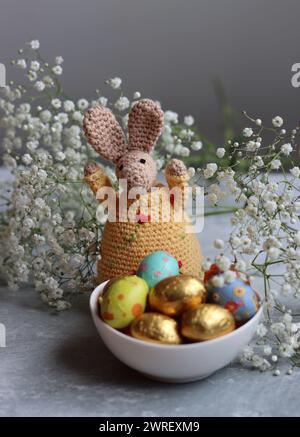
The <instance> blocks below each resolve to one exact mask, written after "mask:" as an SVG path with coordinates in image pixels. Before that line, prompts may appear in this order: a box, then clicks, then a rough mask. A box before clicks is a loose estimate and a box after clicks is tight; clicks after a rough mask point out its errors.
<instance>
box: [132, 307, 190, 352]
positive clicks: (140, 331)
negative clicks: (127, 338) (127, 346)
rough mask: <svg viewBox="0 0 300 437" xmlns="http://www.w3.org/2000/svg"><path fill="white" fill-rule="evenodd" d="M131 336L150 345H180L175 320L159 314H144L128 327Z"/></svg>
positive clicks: (180, 340)
mask: <svg viewBox="0 0 300 437" xmlns="http://www.w3.org/2000/svg"><path fill="white" fill-rule="evenodd" d="M130 331H131V335H132V336H133V337H135V338H138V339H139V340H144V341H148V342H151V343H162V344H180V343H181V342H182V339H181V336H180V334H179V329H178V324H177V322H176V320H174V319H171V318H170V317H168V316H164V315H163V314H159V313H151V312H150V313H144V314H142V315H141V316H139V317H137V318H136V319H135V320H134V321H133V322H132V324H131V327H130Z"/></svg>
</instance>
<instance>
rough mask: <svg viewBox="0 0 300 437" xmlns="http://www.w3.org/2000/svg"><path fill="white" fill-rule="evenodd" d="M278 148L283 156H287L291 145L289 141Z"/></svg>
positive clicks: (291, 149) (290, 150) (291, 148)
mask: <svg viewBox="0 0 300 437" xmlns="http://www.w3.org/2000/svg"><path fill="white" fill-rule="evenodd" d="M280 150H281V152H282V153H283V154H284V155H285V156H289V155H290V153H291V152H292V151H293V147H292V145H291V144H290V143H286V144H283V145H282V146H281V147H280Z"/></svg>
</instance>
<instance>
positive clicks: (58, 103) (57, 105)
mask: <svg viewBox="0 0 300 437" xmlns="http://www.w3.org/2000/svg"><path fill="white" fill-rule="evenodd" d="M51 105H52V106H53V108H55V109H59V108H60V107H61V100H60V99H58V98H55V99H52V100H51Z"/></svg>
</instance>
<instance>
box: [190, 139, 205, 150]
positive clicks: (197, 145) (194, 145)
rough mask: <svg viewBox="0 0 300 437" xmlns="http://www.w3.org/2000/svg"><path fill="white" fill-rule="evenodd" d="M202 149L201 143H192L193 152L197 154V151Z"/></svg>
mask: <svg viewBox="0 0 300 437" xmlns="http://www.w3.org/2000/svg"><path fill="white" fill-rule="evenodd" d="M202 147H203V143H202V141H194V142H193V143H192V144H191V149H192V150H194V151H195V152H198V151H199V150H201V149H202Z"/></svg>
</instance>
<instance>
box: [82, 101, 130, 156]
mask: <svg viewBox="0 0 300 437" xmlns="http://www.w3.org/2000/svg"><path fill="white" fill-rule="evenodd" d="M83 130H84V133H85V135H86V137H87V140H88V142H89V143H90V144H91V145H92V146H93V148H94V149H95V150H96V152H98V153H99V154H100V155H101V156H103V158H105V159H109V160H110V161H113V162H114V163H116V162H117V161H118V160H119V159H120V158H121V156H122V155H124V153H125V150H126V143H125V138H124V134H123V131H122V129H121V127H120V125H119V123H118V122H117V120H116V119H115V117H114V115H113V114H112V112H111V111H110V110H109V109H107V108H104V107H102V106H95V107H93V108H90V109H88V110H87V111H86V112H85V114H84V119H83Z"/></svg>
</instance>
